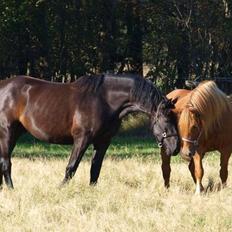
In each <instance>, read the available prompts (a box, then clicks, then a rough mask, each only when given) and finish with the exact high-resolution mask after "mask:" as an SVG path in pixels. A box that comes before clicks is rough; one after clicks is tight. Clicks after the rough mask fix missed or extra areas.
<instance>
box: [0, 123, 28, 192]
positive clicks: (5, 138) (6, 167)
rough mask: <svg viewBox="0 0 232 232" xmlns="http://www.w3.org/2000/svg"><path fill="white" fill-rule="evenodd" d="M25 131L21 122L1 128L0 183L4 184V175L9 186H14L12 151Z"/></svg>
mask: <svg viewBox="0 0 232 232" xmlns="http://www.w3.org/2000/svg"><path fill="white" fill-rule="evenodd" d="M24 132H25V129H24V128H23V127H22V125H21V124H19V123H14V124H12V125H11V127H10V128H4V129H3V128H1V130H0V138H1V139H0V167H1V170H0V184H2V176H4V179H5V183H6V185H7V187H8V188H13V182H12V178H11V153H12V151H13V149H14V147H15V144H16V141H17V139H18V138H19V136H20V135H21V134H22V133H24Z"/></svg>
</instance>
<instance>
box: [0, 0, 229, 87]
mask: <svg viewBox="0 0 232 232" xmlns="http://www.w3.org/2000/svg"><path fill="white" fill-rule="evenodd" d="M231 54H232V2H231V1H229V0H205V1H201V0H56V1H51V0H1V1H0V78H1V79H4V78H7V77H9V76H12V75H18V74H27V75H31V76H35V77H38V78H42V79H46V80H52V81H63V82H64V81H73V80H75V79H77V78H78V77H79V76H82V75H85V74H93V73H108V72H110V73H111V72H112V73H121V72H131V73H139V74H142V75H144V76H146V77H147V78H149V79H151V81H153V82H155V83H156V84H158V85H160V86H161V87H162V88H163V89H164V90H167V89H170V88H173V87H174V86H176V87H178V88H179V87H183V85H184V81H185V80H186V79H194V78H196V77H200V78H201V79H209V78H214V77H220V76H222V77H225V76H226V77H228V76H231V73H232V56H231Z"/></svg>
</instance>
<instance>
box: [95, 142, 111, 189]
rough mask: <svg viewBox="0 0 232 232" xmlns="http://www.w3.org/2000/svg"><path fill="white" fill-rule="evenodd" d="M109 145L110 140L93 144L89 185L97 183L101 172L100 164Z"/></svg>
mask: <svg viewBox="0 0 232 232" xmlns="http://www.w3.org/2000/svg"><path fill="white" fill-rule="evenodd" d="M109 145H110V140H108V141H104V142H99V143H96V144H94V150H95V151H94V155H93V158H92V162H91V169H90V185H94V184H96V183H97V180H98V177H99V174H100V171H101V166H102V162H103V159H104V156H105V153H106V151H107V149H108V147H109Z"/></svg>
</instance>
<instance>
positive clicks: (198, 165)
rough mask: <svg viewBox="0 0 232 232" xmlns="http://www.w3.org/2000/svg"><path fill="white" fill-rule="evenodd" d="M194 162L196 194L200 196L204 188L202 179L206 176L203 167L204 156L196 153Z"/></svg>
mask: <svg viewBox="0 0 232 232" xmlns="http://www.w3.org/2000/svg"><path fill="white" fill-rule="evenodd" d="M193 161H194V168H195V170H194V173H195V180H196V191H195V194H196V195H199V194H200V193H201V192H202V191H203V190H204V187H203V185H202V178H203V175H204V169H203V166H202V156H201V154H199V153H197V152H196V153H195V155H194V156H193Z"/></svg>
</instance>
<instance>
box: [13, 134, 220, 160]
mask: <svg viewBox="0 0 232 232" xmlns="http://www.w3.org/2000/svg"><path fill="white" fill-rule="evenodd" d="M71 150H72V146H70V145H57V144H49V143H45V142H41V141H39V140H37V139H35V138H34V137H32V136H31V135H29V134H26V135H24V136H23V137H22V138H21V139H20V140H19V141H18V143H17V145H16V147H15V149H14V151H13V156H14V157H20V158H29V159H34V158H37V157H40V158H46V159H50V158H59V159H64V158H65V159H66V158H67V157H69V156H70V153H71ZM92 153H93V147H92V146H90V147H89V148H88V150H87V152H86V154H85V156H84V157H83V159H90V157H91V156H92ZM106 156H108V157H111V158H112V159H127V158H135V157H138V158H142V159H143V158H144V159H145V158H147V157H150V158H152V160H154V161H159V162H160V149H159V148H158V146H157V144H156V142H155V140H154V139H153V138H152V137H149V136H148V137H135V136H129V135H127V136H125V135H121V136H116V137H114V138H113V140H112V143H111V145H110V147H109V149H108V150H107V153H106ZM218 157H219V154H218V153H217V152H211V153H209V154H208V155H206V157H205V159H207V161H209V162H214V161H215V160H218ZM180 162H183V160H182V158H181V157H180V155H177V156H173V157H172V163H180Z"/></svg>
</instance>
